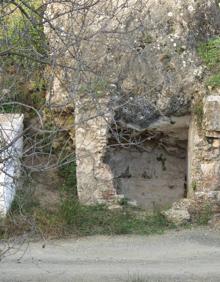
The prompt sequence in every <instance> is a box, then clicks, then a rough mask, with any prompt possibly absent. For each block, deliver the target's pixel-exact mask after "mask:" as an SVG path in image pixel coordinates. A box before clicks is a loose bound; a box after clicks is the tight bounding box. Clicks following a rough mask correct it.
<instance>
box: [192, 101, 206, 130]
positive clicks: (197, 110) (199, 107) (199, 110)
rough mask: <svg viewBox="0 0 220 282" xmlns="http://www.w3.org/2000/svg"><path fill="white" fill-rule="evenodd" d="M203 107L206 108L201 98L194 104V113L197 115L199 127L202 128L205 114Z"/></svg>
mask: <svg viewBox="0 0 220 282" xmlns="http://www.w3.org/2000/svg"><path fill="white" fill-rule="evenodd" d="M203 108H204V106H203V101H202V100H201V99H200V100H198V101H197V102H196V103H195V104H194V106H193V113H194V115H195V116H196V122H197V125H198V127H199V128H202V122H203V116H204V112H203Z"/></svg>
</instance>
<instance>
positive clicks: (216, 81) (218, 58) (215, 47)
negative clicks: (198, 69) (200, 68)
mask: <svg viewBox="0 0 220 282" xmlns="http://www.w3.org/2000/svg"><path fill="white" fill-rule="evenodd" d="M198 54H199V56H200V57H201V58H202V60H203V62H204V63H205V64H206V65H207V67H208V68H209V70H210V72H211V76H210V77H209V78H208V80H207V86H211V87H213V88H215V87H219V86H220V37H217V38H214V39H211V40H209V41H208V42H205V43H201V44H200V45H199V47H198Z"/></svg>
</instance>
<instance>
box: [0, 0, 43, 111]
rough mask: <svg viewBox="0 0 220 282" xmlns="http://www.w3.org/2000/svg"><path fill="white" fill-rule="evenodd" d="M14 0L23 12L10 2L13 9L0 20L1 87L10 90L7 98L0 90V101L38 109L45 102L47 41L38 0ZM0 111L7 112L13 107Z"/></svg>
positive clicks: (40, 2)
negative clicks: (44, 73) (3, 53)
mask: <svg viewBox="0 0 220 282" xmlns="http://www.w3.org/2000/svg"><path fill="white" fill-rule="evenodd" d="M18 2H19V5H20V7H21V9H23V11H24V13H22V12H21V10H19V9H18V8H17V9H14V8H15V7H14V6H13V4H10V5H8V6H7V7H8V9H11V10H12V11H13V12H12V13H8V16H4V17H2V18H1V22H0V52H5V55H4V56H3V57H2V62H1V63H2V64H1V66H2V69H3V71H4V73H3V76H4V81H3V84H2V85H1V88H2V89H10V93H9V95H7V97H5V96H4V95H2V93H0V95H1V101H3V102H10V101H18V102H21V103H24V104H29V105H31V106H34V107H36V108H40V107H41V106H42V105H43V103H44V102H45V91H46V90H45V89H46V87H45V84H46V83H45V80H44V79H43V72H44V68H42V61H45V60H46V58H47V42H46V40H45V36H44V32H43V24H42V22H41V14H40V12H39V7H40V5H41V4H42V1H41V0H37V1H33V0H30V1H23V2H24V4H22V3H21V1H18ZM25 4H27V6H26V5H25ZM4 12H6V11H4ZM2 13H3V12H2ZM1 110H2V111H6V112H8V111H9V112H11V111H12V110H13V108H12V107H11V108H10V109H8V108H7V107H6V109H5V108H3V109H1ZM15 110H17V108H15Z"/></svg>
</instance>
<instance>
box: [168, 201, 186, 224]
mask: <svg viewBox="0 0 220 282" xmlns="http://www.w3.org/2000/svg"><path fill="white" fill-rule="evenodd" d="M190 205H191V202H190V201H189V200H182V201H179V202H176V203H174V204H173V206H172V208H171V209H169V210H167V211H164V212H163V215H164V216H165V217H166V219H167V220H168V221H169V222H171V223H174V224H175V225H181V224H184V223H187V222H189V221H190V219H191V216H190V213H189V207H190Z"/></svg>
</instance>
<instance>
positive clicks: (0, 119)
mask: <svg viewBox="0 0 220 282" xmlns="http://www.w3.org/2000/svg"><path fill="white" fill-rule="evenodd" d="M0 124H1V128H0V144H1V146H0V158H1V162H0V216H2V217H3V216H5V215H6V213H7V212H8V210H9V209H10V207H11V203H12V201H13V199H14V196H15V192H16V188H17V186H18V184H19V177H20V172H21V171H20V170H21V163H20V158H21V157H22V149H23V136H22V131H23V115H20V114H0Z"/></svg>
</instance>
